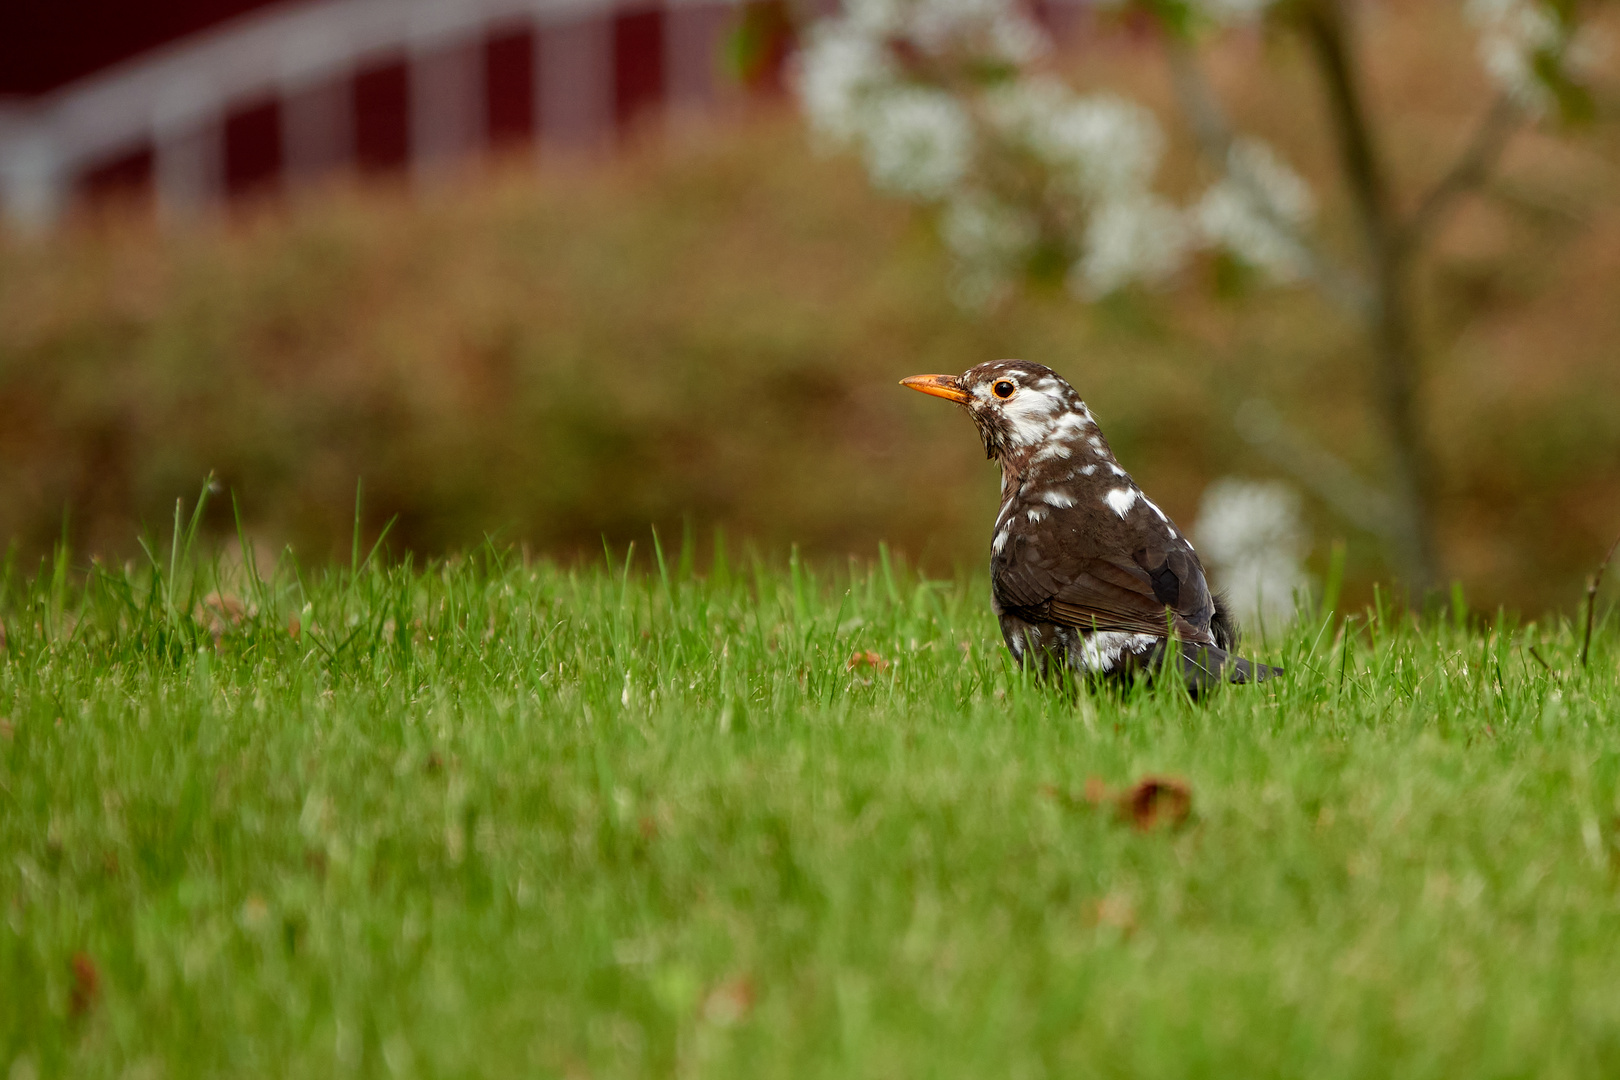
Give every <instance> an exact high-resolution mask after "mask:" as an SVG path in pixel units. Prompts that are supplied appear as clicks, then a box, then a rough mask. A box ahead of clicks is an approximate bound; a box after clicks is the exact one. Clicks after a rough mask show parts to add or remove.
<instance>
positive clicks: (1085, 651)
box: [1080, 630, 1159, 671]
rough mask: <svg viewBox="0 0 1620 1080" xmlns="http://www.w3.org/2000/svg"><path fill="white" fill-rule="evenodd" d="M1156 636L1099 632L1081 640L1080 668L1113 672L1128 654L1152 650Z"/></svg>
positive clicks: (1110, 631)
mask: <svg viewBox="0 0 1620 1080" xmlns="http://www.w3.org/2000/svg"><path fill="white" fill-rule="evenodd" d="M1158 640H1159V638H1158V635H1156V634H1130V633H1126V632H1124V631H1122V630H1099V631H1097V632H1095V633H1091V634H1086V635H1084V636H1082V637H1081V639H1080V666H1081V667H1083V668H1085V669H1086V670H1087V671H1112V670H1114V665H1116V664H1118V663H1119V661H1120V658H1121V657H1123V656H1124V655H1125V654H1126V653H1128V652H1129V653H1139V652H1143V651H1145V650H1147V649H1150V648H1152V647H1153V646H1154V645H1155V644H1156V643H1157V642H1158Z"/></svg>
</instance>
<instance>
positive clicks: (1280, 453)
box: [1233, 398, 1398, 540]
mask: <svg viewBox="0 0 1620 1080" xmlns="http://www.w3.org/2000/svg"><path fill="white" fill-rule="evenodd" d="M1233 419H1234V421H1235V423H1236V425H1237V429H1238V433H1239V434H1240V435H1242V436H1243V438H1244V439H1246V440H1247V441H1248V442H1249V443H1251V444H1252V445H1253V446H1254V447H1255V448H1256V449H1257V450H1259V451H1260V452H1261V453H1263V454H1265V455H1266V457H1268V458H1270V459H1271V460H1272V462H1273V463H1275V464H1276V465H1278V466H1280V467H1282V468H1283V469H1286V470H1287V471H1288V472H1290V473H1293V475H1294V477H1295V479H1297V480H1299V481H1300V482H1301V483H1302V484H1304V485H1305V486H1306V487H1308V488H1309V489H1310V490H1312V491H1314V492H1315V493H1316V495H1317V497H1319V498H1320V499H1321V500H1322V501H1323V502H1325V503H1327V504H1328V505H1329V506H1331V507H1333V509H1334V510H1335V511H1337V512H1338V514H1339V516H1341V517H1343V518H1344V519H1345V520H1346V521H1348V522H1350V524H1352V525H1354V526H1356V527H1357V528H1358V529H1362V530H1364V531H1366V532H1369V533H1372V534H1373V535H1374V536H1378V537H1382V538H1383V539H1385V540H1390V539H1394V538H1395V537H1396V535H1397V533H1398V530H1397V528H1396V525H1395V522H1396V520H1397V514H1396V509H1395V505H1394V501H1393V500H1392V499H1391V498H1390V497H1389V495H1388V494H1386V493H1385V492H1383V491H1381V490H1379V489H1378V488H1377V487H1374V486H1373V485H1372V484H1369V483H1367V481H1365V480H1363V479H1362V478H1361V477H1360V475H1358V474H1357V473H1356V470H1355V469H1353V468H1351V467H1350V466H1349V465H1348V464H1347V463H1346V462H1345V461H1344V460H1343V459H1342V458H1340V457H1339V456H1338V455H1336V454H1334V453H1333V452H1332V451H1331V450H1328V449H1327V448H1326V447H1324V446H1322V445H1321V444H1320V443H1318V442H1317V441H1316V440H1314V439H1312V438H1311V437H1310V436H1309V435H1306V434H1305V433H1304V432H1302V431H1300V430H1299V429H1298V428H1296V427H1294V426H1293V425H1292V424H1290V423H1289V422H1288V421H1287V420H1285V419H1283V417H1282V414H1281V413H1279V412H1278V411H1277V407H1276V406H1275V405H1273V404H1271V402H1269V401H1266V400H1265V399H1263V398H1252V399H1250V400H1249V401H1246V402H1244V403H1243V404H1242V405H1241V406H1240V407H1239V408H1238V411H1237V414H1236V416H1235V417H1234V418H1233Z"/></svg>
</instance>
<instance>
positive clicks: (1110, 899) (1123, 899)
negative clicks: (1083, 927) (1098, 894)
mask: <svg viewBox="0 0 1620 1080" xmlns="http://www.w3.org/2000/svg"><path fill="white" fill-rule="evenodd" d="M1093 914H1094V915H1095V916H1096V919H1097V925H1098V926H1111V927H1113V928H1114V929H1115V930H1118V931H1119V932H1120V933H1122V934H1130V933H1132V932H1133V931H1135V929H1136V905H1135V904H1133V903H1131V898H1130V897H1129V896H1127V895H1125V894H1124V893H1118V892H1112V893H1109V894H1108V895H1107V896H1105V897H1103V898H1102V899H1101V900H1099V901H1097V907H1096V909H1095V910H1094V911H1093Z"/></svg>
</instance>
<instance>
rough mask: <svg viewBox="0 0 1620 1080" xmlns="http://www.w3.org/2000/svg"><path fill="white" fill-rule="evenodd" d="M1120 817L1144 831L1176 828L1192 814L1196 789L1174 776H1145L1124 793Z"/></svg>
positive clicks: (1121, 798) (1118, 801) (1120, 802)
mask: <svg viewBox="0 0 1620 1080" xmlns="http://www.w3.org/2000/svg"><path fill="white" fill-rule="evenodd" d="M1116 805H1117V806H1118V807H1119V815H1120V817H1122V818H1125V819H1126V820H1128V821H1130V823H1131V824H1132V825H1134V826H1135V827H1136V828H1137V829H1138V830H1140V831H1141V832H1148V831H1150V830H1152V829H1154V828H1157V827H1158V826H1160V825H1165V826H1168V827H1170V828H1172V829H1173V828H1175V827H1176V826H1178V825H1180V824H1181V823H1182V822H1184V821H1186V820H1187V815H1188V814H1190V813H1191V812H1192V788H1190V787H1188V786H1187V783H1186V781H1184V780H1177V779H1175V778H1174V777H1170V776H1144V777H1142V779H1140V780H1138V781H1137V782H1136V783H1134V784H1132V785H1131V786H1130V787H1129V788H1128V789H1127V790H1126V791H1125V792H1123V793H1122V794H1121V795H1120V796H1119V798H1118V800H1117V801H1116Z"/></svg>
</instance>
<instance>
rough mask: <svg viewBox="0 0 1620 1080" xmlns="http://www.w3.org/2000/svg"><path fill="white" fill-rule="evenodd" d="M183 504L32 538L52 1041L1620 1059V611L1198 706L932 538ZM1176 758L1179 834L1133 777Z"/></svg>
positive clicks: (1401, 1061) (1392, 648)
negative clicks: (892, 549)
mask: <svg viewBox="0 0 1620 1080" xmlns="http://www.w3.org/2000/svg"><path fill="white" fill-rule="evenodd" d="M177 532H183V530H177ZM179 547H180V549H181V550H180V551H179V552H177V553H176V555H175V556H174V558H173V560H172V562H171V559H170V556H169V554H168V553H167V552H164V553H160V554H158V555H157V557H156V558H155V559H154V560H153V562H154V563H155V564H156V565H155V567H148V568H137V569H127V568H126V569H116V568H114V569H107V568H101V569H91V570H90V571H89V572H88V573H69V572H68V571H69V567H68V563H67V560H65V559H62V560H59V561H58V563H57V564H56V565H55V566H54V567H52V566H46V567H44V568H43V569H42V570H41V571H40V572H39V573H38V574H35V575H25V574H22V573H21V572H19V571H15V570H10V571H7V572H6V575H5V585H4V592H3V596H0V618H3V620H4V626H5V634H6V639H5V646H4V652H3V653H0V716H3V717H5V719H6V727H5V728H4V729H0V855H3V858H0V1069H5V1068H9V1070H10V1071H9V1077H10V1078H11V1080H22V1078H26V1077H34V1076H40V1077H44V1076H74V1077H102V1076H106V1077H112V1076H145V1077H188V1076H212V1077H294V1076H310V1077H325V1076H336V1075H364V1076H394V1075H399V1076H411V1075H415V1076H424V1077H440V1076H444V1077H452V1076H491V1077H495V1076H569V1077H574V1076H592V1077H616V1076H668V1075H681V1076H705V1077H707V1076H736V1077H770V1076H780V1077H829V1078H848V1077H925V1076H939V1077H946V1076H951V1077H956V1076H960V1077H975V1078H979V1077H1004V1076H1005V1077H1014V1076H1016V1077H1074V1076H1193V1075H1202V1076H1213V1077H1238V1076H1241V1077H1264V1076H1279V1077H1300V1076H1309V1077H1312V1078H1323V1077H1340V1076H1362V1077H1391V1076H1397V1077H1419V1076H1425V1077H1428V1076H1432V1077H1448V1078H1449V1077H1460V1076H1468V1077H1486V1076H1530V1075H1535V1076H1594V1075H1602V1074H1609V1075H1613V1074H1614V1073H1615V1072H1616V1070H1617V1069H1620V989H1617V988H1620V899H1617V884H1620V879H1617V870H1616V866H1617V847H1616V838H1617V828H1616V816H1615V815H1616V812H1617V809H1620V802H1617V799H1620V735H1617V732H1616V724H1615V719H1616V713H1617V708H1620V693H1617V682H1620V679H1617V659H1620V648H1617V642H1616V637H1617V634H1616V633H1615V627H1614V624H1613V622H1612V621H1610V622H1606V623H1604V624H1602V625H1600V628H1599V631H1598V634H1597V637H1596V640H1595V641H1594V644H1593V649H1592V656H1591V664H1590V668H1589V669H1588V670H1586V671H1585V672H1584V673H1583V672H1582V671H1581V669H1580V667H1579V664H1578V661H1577V659H1576V655H1577V652H1578V649H1579V642H1578V640H1577V639H1578V634H1577V632H1576V631H1575V630H1574V629H1572V628H1571V627H1569V626H1568V625H1562V624H1560V625H1542V626H1535V625H1531V626H1524V627H1515V626H1514V625H1513V624H1512V622H1511V620H1504V619H1500V618H1498V619H1496V620H1495V621H1494V623H1493V622H1492V621H1491V620H1489V619H1486V620H1485V621H1484V622H1480V621H1478V616H1475V617H1474V618H1473V619H1467V618H1463V617H1462V613H1461V612H1456V613H1454V615H1455V616H1457V617H1455V618H1453V617H1451V616H1447V617H1444V618H1440V619H1437V620H1434V621H1431V622H1429V623H1425V624H1424V625H1421V626H1419V625H1418V624H1416V623H1415V622H1413V621H1412V620H1410V619H1407V618H1401V617H1396V616H1393V615H1390V614H1388V613H1387V612H1386V613H1382V614H1380V613H1379V612H1376V611H1374V612H1365V613H1362V614H1361V615H1360V616H1359V617H1357V618H1355V619H1353V620H1351V621H1350V622H1349V624H1348V626H1349V633H1348V634H1346V633H1344V632H1343V629H1342V626H1341V624H1340V623H1338V622H1335V621H1333V620H1332V619H1331V617H1328V618H1322V619H1320V620H1307V621H1306V622H1305V624H1304V625H1302V626H1300V627H1299V628H1298V629H1296V630H1295V631H1293V632H1292V633H1291V634H1290V635H1289V636H1288V637H1287V638H1286V639H1285V640H1281V641H1277V640H1273V641H1271V642H1270V643H1268V644H1267V646H1266V647H1264V648H1260V649H1258V651H1259V652H1260V653H1261V655H1263V656H1265V657H1266V658H1267V659H1269V660H1272V661H1277V662H1282V663H1284V664H1286V665H1287V666H1288V668H1289V675H1288V677H1287V679H1286V680H1285V681H1282V682H1280V683H1276V684H1268V685H1266V686H1265V687H1259V688H1243V689H1238V690H1236V691H1231V692H1225V693H1221V694H1218V695H1216V696H1215V697H1214V698H1213V700H1210V701H1208V702H1206V703H1202V704H1196V705H1195V704H1193V703H1190V702H1188V701H1187V700H1185V698H1184V697H1182V696H1180V695H1178V694H1174V693H1170V692H1150V691H1143V690H1137V691H1134V692H1131V693H1127V694H1124V695H1120V694H1109V693H1101V694H1091V693H1084V694H1081V695H1080V696H1079V697H1078V698H1073V697H1068V696H1065V695H1064V694H1062V693H1061V692H1058V691H1055V690H1052V689H1049V688H1045V687H1042V686H1038V685H1031V684H1029V683H1028V682H1026V681H1025V680H1024V679H1022V678H1021V677H1020V676H1019V675H1018V673H1017V672H1015V671H1014V670H1013V669H1012V668H1011V667H1010V665H1009V664H1008V662H1007V660H1006V658H1005V656H1004V654H1003V650H1002V648H1001V645H1000V643H999V640H998V638H997V635H996V630H995V625H994V622H993V620H992V618H991V616H990V614H989V612H988V610H987V599H986V595H985V593H986V587H985V583H984V581H983V580H982V579H978V578H975V579H971V580H964V581H956V582H940V581H925V580H918V579H917V578H916V577H915V576H913V575H911V574H908V573H905V572H903V571H901V570H900V569H897V568H894V567H892V566H891V565H890V564H889V563H888V562H887V560H884V561H882V562H880V563H878V564H876V565H874V566H871V567H866V566H856V565H851V566H850V567H849V568H847V569H845V570H839V571H836V572H834V571H829V570H827V569H826V568H822V569H821V570H820V572H819V573H813V572H812V571H811V569H810V568H807V567H805V566H802V565H799V564H798V563H797V561H795V562H792V563H790V564H788V565H787V566H782V565H780V564H778V565H776V566H774V567H762V566H760V565H758V564H757V563H748V564H746V567H745V568H744V569H739V567H738V565H737V564H736V562H733V564H732V565H730V566H728V565H726V564H725V563H724V562H723V561H722V562H719V563H717V565H715V566H713V567H710V566H703V567H701V568H699V571H697V572H694V568H693V567H692V566H691V565H689V564H688V563H685V562H683V561H682V560H681V559H680V558H679V557H677V556H673V555H672V556H671V557H670V560H669V561H668V562H667V563H665V562H663V561H662V560H658V561H656V563H655V561H654V560H652V559H644V560H641V561H640V562H639V563H638V565H639V566H640V567H641V568H640V569H637V568H636V567H630V568H628V569H626V568H624V567H621V566H619V565H618V564H617V562H616V563H615V565H614V566H613V567H612V568H602V569H595V570H592V569H581V570H565V569H560V568H558V567H556V566H553V565H550V564H547V563H543V562H540V563H534V562H524V561H523V560H521V559H519V558H516V557H515V556H508V555H506V554H504V553H502V552H500V551H498V550H496V549H493V548H491V549H488V550H485V551H483V552H481V553H478V554H476V555H475V556H471V557H468V558H465V559H460V560H452V561H450V562H447V563H435V564H433V565H430V566H427V567H412V566H410V565H408V564H406V565H381V564H380V563H379V562H377V561H371V560H364V559H362V558H360V553H359V552H358V551H357V552H356V558H355V560H354V565H353V566H350V567H344V568H341V569H333V570H330V571H326V572H322V573H319V574H313V575H306V576H303V577H302V578H300V577H299V576H298V575H297V574H296V573H294V572H293V571H291V570H288V569H285V568H284V569H283V570H282V571H280V572H279V573H278V574H272V575H268V577H269V578H270V580H268V581H263V582H260V581H258V580H257V578H256V577H253V576H251V575H250V574H249V573H248V572H247V571H245V570H242V569H240V568H239V569H238V570H236V571H234V572H225V571H221V570H219V569H218V567H217V566H215V565H211V564H209V563H208V562H207V561H206V560H202V559H199V558H197V557H195V556H193V555H192V554H190V553H189V552H187V551H186V550H185V544H184V543H183V542H182V543H181V544H180V545H179ZM688 550H690V549H688ZM621 558H622V555H621ZM216 574H219V575H220V576H221V577H222V580H221V581H216V580H215V575H216ZM215 589H219V590H221V591H224V592H227V593H229V594H230V595H231V596H233V597H235V598H239V600H240V603H241V605H242V609H243V610H242V612H241V614H240V619H239V621H237V620H235V619H233V618H232V617H231V616H232V615H233V613H234V612H233V610H230V609H228V606H227V605H222V604H220V603H219V602H217V601H216V603H215V605H214V607H213V608H210V607H209V605H208V604H207V603H205V602H204V597H205V596H206V594H207V593H209V592H210V591H212V590H215ZM291 620H297V621H298V630H299V632H298V634H297V635H296V636H295V635H294V634H292V633H291V632H290V631H289V622H290V621H291ZM1532 645H1534V646H1535V648H1536V653H1537V655H1538V656H1539V657H1540V660H1538V659H1536V658H1534V657H1532V656H1531V655H1530V654H1529V649H1530V647H1531V646H1532ZM856 650H861V651H865V650H871V651H873V652H875V653H877V654H879V655H880V656H881V657H882V658H883V659H884V660H885V661H886V662H887V663H888V666H887V667H886V668H883V667H881V666H878V667H873V666H861V667H857V668H856V669H854V670H850V669H849V668H848V667H847V661H848V660H849V659H850V657H851V654H852V653H853V652H855V651H856ZM1542 661H1545V662H1546V664H1547V665H1548V667H1549V668H1550V670H1547V669H1544V668H1543V667H1542V666H1541V662H1542ZM1148 773H1155V774H1170V775H1173V776H1179V777H1182V778H1184V779H1185V780H1186V782H1187V783H1188V784H1189V785H1190V787H1191V790H1192V812H1191V816H1190V817H1189V818H1188V820H1187V821H1186V822H1185V824H1183V825H1182V826H1181V827H1179V828H1159V829H1154V830H1152V831H1145V832H1144V831H1139V830H1137V829H1135V828H1132V827H1131V826H1130V825H1129V824H1128V823H1126V822H1124V821H1122V820H1121V819H1120V817H1119V815H1118V814H1117V813H1116V811H1115V810H1114V808H1113V805H1112V803H1110V802H1106V801H1105V802H1102V803H1096V802H1094V801H1092V800H1091V799H1088V798H1087V797H1086V792H1087V784H1088V779H1089V778H1091V777H1097V778H1100V780H1101V781H1102V782H1103V783H1105V784H1107V785H1108V786H1109V787H1110V788H1112V789H1114V790H1118V789H1120V788H1122V787H1124V786H1125V785H1126V784H1128V783H1130V782H1131V781H1133V780H1135V779H1136V778H1138V777H1140V776H1142V775H1144V774H1148ZM1091 789H1092V792H1093V794H1095V789H1096V782H1095V781H1093V782H1092V784H1091ZM92 969H93V977H92Z"/></svg>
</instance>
